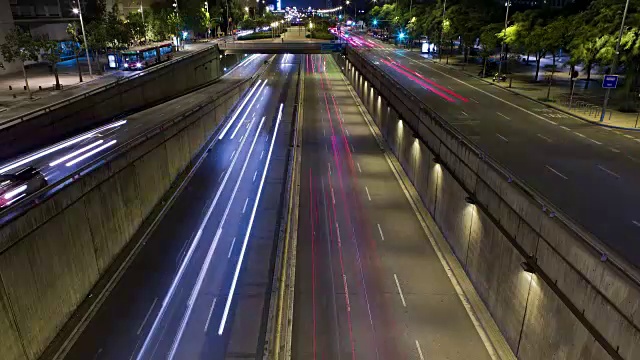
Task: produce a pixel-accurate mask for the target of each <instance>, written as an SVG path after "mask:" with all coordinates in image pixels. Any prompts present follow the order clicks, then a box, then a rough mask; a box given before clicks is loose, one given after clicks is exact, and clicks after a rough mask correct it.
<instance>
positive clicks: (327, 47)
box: [320, 43, 342, 52]
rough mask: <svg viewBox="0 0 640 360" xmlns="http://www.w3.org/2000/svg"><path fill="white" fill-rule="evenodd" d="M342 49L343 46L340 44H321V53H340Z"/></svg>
mask: <svg viewBox="0 0 640 360" xmlns="http://www.w3.org/2000/svg"><path fill="white" fill-rule="evenodd" d="M341 48H342V45H341V44H340V43H333V44H321V45H320V51H322V52H325V51H329V52H338V51H340V50H341Z"/></svg>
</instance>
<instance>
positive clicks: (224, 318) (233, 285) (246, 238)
mask: <svg viewBox="0 0 640 360" xmlns="http://www.w3.org/2000/svg"><path fill="white" fill-rule="evenodd" d="M283 106H284V104H280V111H279V112H278V120H277V121H276V126H275V129H274V130H273V138H272V139H271V145H270V146H269V154H268V155H267V160H266V162H265V166H264V171H263V172H262V178H261V179H260V186H259V187H258V195H257V196H256V201H255V202H254V203H253V210H251V218H249V225H248V226H247V232H246V234H245V236H244V240H243V242H242V250H241V251H240V257H239V258H238V264H237V265H236V271H235V273H234V274H233V281H232V282H231V289H230V290H229V297H228V298H227V303H226V304H225V306H224V312H223V314H222V320H221V321H220V327H219V328H218V335H222V332H223V331H224V326H225V324H226V322H227V317H228V316H229V308H230V307H231V302H232V301H233V295H234V292H235V290H236V284H237V282H238V275H239V273H240V267H241V266H242V260H243V259H244V254H245V251H246V250H247V242H248V241H249V235H250V234H251V227H252V226H253V220H254V219H255V216H256V210H257V209H258V203H259V202H260V195H261V194H262V187H263V186H264V180H265V178H266V177H267V171H268V170H269V162H270V161H271V153H272V151H273V144H274V143H275V141H276V137H277V135H278V128H279V125H280V119H282V108H283Z"/></svg>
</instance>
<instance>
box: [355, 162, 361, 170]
mask: <svg viewBox="0 0 640 360" xmlns="http://www.w3.org/2000/svg"><path fill="white" fill-rule="evenodd" d="M356 164H358V172H362V169H361V168H360V163H356Z"/></svg>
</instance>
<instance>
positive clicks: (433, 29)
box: [368, 0, 640, 94]
mask: <svg viewBox="0 0 640 360" xmlns="http://www.w3.org/2000/svg"><path fill="white" fill-rule="evenodd" d="M409 1H410V0H404V1H400V2H399V3H396V4H385V5H384V6H376V7H374V8H373V9H372V10H371V11H370V12H369V13H368V16H369V17H370V19H369V21H370V22H372V20H373V19H374V18H375V19H377V20H378V21H377V23H378V24H380V26H384V27H387V28H388V29H389V30H390V31H395V32H399V31H406V33H407V35H409V37H410V38H413V39H418V38H420V37H422V36H426V37H427V38H429V39H430V40H431V42H434V43H437V44H439V45H440V46H439V48H440V51H443V49H453V47H454V46H453V44H454V41H456V42H459V44H460V45H459V47H458V48H457V49H453V51H461V52H462V53H463V54H464V56H465V61H466V58H467V57H468V56H469V53H470V51H471V49H472V48H474V47H477V48H478V49H479V50H480V54H481V56H482V57H483V58H484V59H487V58H489V57H491V56H492V55H496V54H498V53H500V49H501V45H502V43H503V42H504V43H505V46H506V53H514V54H520V53H524V54H525V56H526V57H527V61H528V57H529V56H531V57H533V59H535V62H536V72H535V77H534V81H537V80H538V76H539V71H540V61H541V59H542V58H544V57H546V56H548V55H551V56H552V57H553V64H554V66H552V69H554V68H555V60H556V59H555V58H556V55H557V54H559V53H560V52H561V51H563V52H564V53H565V54H567V55H568V56H569V61H568V64H569V66H570V67H571V72H573V70H574V69H575V66H577V65H582V68H583V71H584V73H585V74H586V76H587V81H586V85H585V86H588V84H589V81H588V80H590V78H591V70H592V69H593V67H594V66H596V65H597V66H600V67H604V68H607V67H610V66H611V64H612V63H613V59H614V55H615V47H616V43H617V40H618V32H619V30H620V27H621V22H622V15H623V11H624V8H625V3H626V1H625V0H584V1H576V2H573V3H572V4H570V5H567V6H565V7H564V8H561V9H554V8H550V7H544V6H543V7H541V8H537V9H529V10H525V11H522V10H523V9H517V8H515V7H514V6H511V7H510V11H511V14H509V18H508V22H507V29H506V31H505V30H504V28H505V23H504V21H505V10H506V7H505V6H502V5H504V4H501V3H500V2H496V1H494V0H448V1H447V4H446V6H447V7H446V11H443V10H445V9H443V6H444V2H443V1H441V0H438V1H437V2H436V3H431V4H413V6H411V5H410V3H409ZM410 8H411V10H409V9H410ZM443 14H444V16H443ZM447 55H448V52H447ZM618 60H619V62H618V64H619V65H620V67H619V68H617V69H614V71H618V70H624V74H625V81H624V85H625V87H626V89H627V94H630V93H631V91H632V90H633V89H634V88H637V86H638V79H639V76H638V73H639V72H640V0H630V2H629V7H628V14H627V18H626V20H625V29H624V33H623V37H622V41H621V44H620V53H619V58H618Z"/></svg>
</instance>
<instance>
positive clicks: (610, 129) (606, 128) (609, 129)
mask: <svg viewBox="0 0 640 360" xmlns="http://www.w3.org/2000/svg"><path fill="white" fill-rule="evenodd" d="M602 128H603V129H605V130H608V131H612V130H613V129H612V128H608V127H602Z"/></svg>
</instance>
